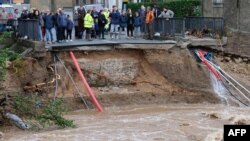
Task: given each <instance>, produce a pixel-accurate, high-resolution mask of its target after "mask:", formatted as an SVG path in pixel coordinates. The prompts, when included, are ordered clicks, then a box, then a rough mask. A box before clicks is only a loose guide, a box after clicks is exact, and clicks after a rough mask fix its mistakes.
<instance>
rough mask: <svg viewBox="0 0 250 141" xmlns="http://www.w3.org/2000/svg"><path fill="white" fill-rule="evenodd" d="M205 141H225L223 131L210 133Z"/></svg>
mask: <svg viewBox="0 0 250 141" xmlns="http://www.w3.org/2000/svg"><path fill="white" fill-rule="evenodd" d="M205 141H223V131H221V130H220V131H217V132H214V133H212V134H209V135H208V136H207V137H206V139H205Z"/></svg>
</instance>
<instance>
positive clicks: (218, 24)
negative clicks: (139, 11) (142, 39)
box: [142, 17, 224, 37]
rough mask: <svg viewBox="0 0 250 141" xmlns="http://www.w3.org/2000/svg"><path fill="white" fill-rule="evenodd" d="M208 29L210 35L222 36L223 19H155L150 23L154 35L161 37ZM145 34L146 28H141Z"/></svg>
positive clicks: (183, 34)
mask: <svg viewBox="0 0 250 141" xmlns="http://www.w3.org/2000/svg"><path fill="white" fill-rule="evenodd" d="M143 26H144V25H143ZM205 28H206V29H208V30H209V31H210V32H211V33H212V34H213V33H218V34H219V35H223V34H224V19H223V18H214V17H185V18H169V19H166V18H156V19H155V21H154V22H153V23H152V30H153V32H154V33H156V32H158V33H161V35H171V36H183V37H184V36H185V32H186V31H190V30H193V29H196V30H200V31H202V29H205ZM142 32H146V28H142Z"/></svg>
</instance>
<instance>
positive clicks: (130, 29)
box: [127, 9, 135, 38]
mask: <svg viewBox="0 0 250 141" xmlns="http://www.w3.org/2000/svg"><path fill="white" fill-rule="evenodd" d="M127 16H128V22H127V36H128V38H133V36H134V35H133V33H134V22H135V21H134V16H133V13H132V10H131V9H128V14H127ZM129 33H130V34H129Z"/></svg>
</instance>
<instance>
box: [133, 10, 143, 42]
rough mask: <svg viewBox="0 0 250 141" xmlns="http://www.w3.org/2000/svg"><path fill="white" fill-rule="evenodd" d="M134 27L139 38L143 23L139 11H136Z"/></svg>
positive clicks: (136, 36)
mask: <svg viewBox="0 0 250 141" xmlns="http://www.w3.org/2000/svg"><path fill="white" fill-rule="evenodd" d="M134 21H135V22H134V27H135V38H138V37H139V36H140V35H141V25H142V19H141V16H140V15H139V13H138V12H135V17H134Z"/></svg>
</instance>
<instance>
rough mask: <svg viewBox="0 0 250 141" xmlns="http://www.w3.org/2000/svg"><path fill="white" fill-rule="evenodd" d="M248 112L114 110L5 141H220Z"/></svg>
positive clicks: (187, 107) (76, 115) (184, 107)
mask: <svg viewBox="0 0 250 141" xmlns="http://www.w3.org/2000/svg"><path fill="white" fill-rule="evenodd" d="M249 114H250V110H249V108H241V107H229V106H224V105H210V104H200V105H191V104H178V105H173V104H171V105H162V106H159V105H147V106H128V107H123V108H118V107H113V108H108V109H105V112H104V113H97V112H96V111H95V110H92V111H75V112H71V113H69V114H68V115H67V117H68V118H70V119H73V120H75V123H76V124H77V126H78V127H77V128H74V129H72V128H68V129H61V130H60V129H58V130H45V131H40V132H34V131H20V130H18V129H16V130H15V129H11V130H15V131H9V132H8V133H5V137H4V138H3V140H4V141H52V140H53V141H221V139H222V134H223V125H224V124H249V123H250V119H249V117H247V116H249Z"/></svg>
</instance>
